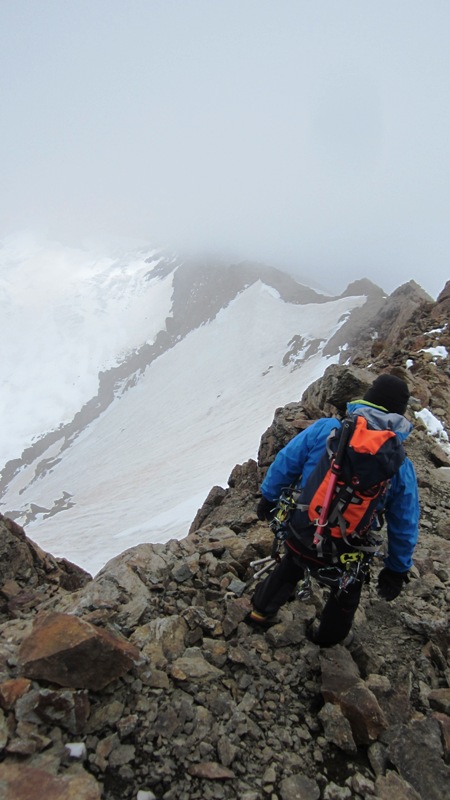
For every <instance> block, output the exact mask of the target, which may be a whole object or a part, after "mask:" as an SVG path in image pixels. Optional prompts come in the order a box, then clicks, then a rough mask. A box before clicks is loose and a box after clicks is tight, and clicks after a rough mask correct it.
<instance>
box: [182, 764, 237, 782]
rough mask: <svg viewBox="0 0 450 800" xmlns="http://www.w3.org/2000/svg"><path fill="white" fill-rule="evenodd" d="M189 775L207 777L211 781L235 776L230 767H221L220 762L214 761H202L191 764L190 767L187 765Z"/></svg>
mask: <svg viewBox="0 0 450 800" xmlns="http://www.w3.org/2000/svg"><path fill="white" fill-rule="evenodd" d="M189 775H192V776H193V777H194V778H208V779H209V780H211V781H224V780H230V778H234V777H235V774H234V772H232V771H231V769H228V767H223V766H222V764H218V763H217V762H216V761H204V762H203V764H193V765H192V767H189Z"/></svg>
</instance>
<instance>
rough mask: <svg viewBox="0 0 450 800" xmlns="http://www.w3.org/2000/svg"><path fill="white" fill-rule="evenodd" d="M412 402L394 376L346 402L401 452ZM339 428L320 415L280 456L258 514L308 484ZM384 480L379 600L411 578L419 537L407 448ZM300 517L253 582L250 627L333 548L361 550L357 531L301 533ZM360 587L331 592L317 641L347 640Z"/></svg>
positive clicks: (262, 624) (270, 617) (265, 621)
mask: <svg viewBox="0 0 450 800" xmlns="http://www.w3.org/2000/svg"><path fill="white" fill-rule="evenodd" d="M408 400H409V390H408V386H407V384H406V382H405V381H404V380H402V379H401V378H398V377H397V376H395V375H391V374H383V375H380V376H379V377H378V378H376V379H375V380H374V382H373V383H372V385H371V387H370V388H369V389H368V390H367V392H366V393H365V394H364V397H363V399H362V400H355V401H353V402H351V403H348V404H347V413H348V414H349V415H352V414H353V415H365V416H366V417H367V418H368V419H370V418H371V417H373V418H374V419H375V425H376V426H377V429H378V426H379V429H383V430H385V431H386V432H387V436H390V437H391V441H394V442H395V443H396V444H397V446H398V448H400V449H401V450H403V448H402V445H401V442H402V441H404V439H406V437H407V436H408V435H409V433H410V432H411V430H412V424H411V423H410V422H409V421H408V420H406V419H405V417H404V414H405V412H406V408H407V404H408ZM334 429H338V430H341V429H342V425H341V422H340V421H339V420H338V419H336V418H324V419H320V420H317V421H316V422H315V423H313V424H312V425H311V426H310V427H309V428H307V429H305V430H304V431H302V432H301V433H299V434H298V435H297V436H295V437H294V438H293V439H292V440H291V441H290V442H289V443H288V444H287V445H286V447H284V448H283V449H282V450H281V451H280V452H279V453H278V454H277V456H276V458H275V460H274V461H273V463H272V464H271V466H270V467H269V469H268V471H267V474H266V477H265V479H264V481H263V483H262V485H261V494H262V497H261V499H260V501H259V503H258V506H257V515H258V518H259V519H261V520H267V521H270V520H272V519H273V516H274V512H275V507H276V504H277V502H278V499H279V497H280V494H281V493H282V490H283V489H284V488H285V487H287V486H295V487H296V489H299V491H302V489H303V488H304V487H305V486H307V483H308V479H309V482H311V480H312V476H313V475H314V474H316V473H317V468H318V467H317V465H318V463H319V462H320V460H321V459H322V460H323V453H324V451H325V448H326V445H327V440H329V436H330V433H333V431H334ZM394 433H395V436H394V435H393V434H394ZM315 468H316V469H315ZM314 470H315V472H313V471H314ZM385 485H386V488H385V490H384V496H381V495H380V499H379V500H377V502H378V503H379V505H382V509H381V508H379V509H378V510H379V511H382V515H383V517H384V521H385V522H386V527H387V543H388V553H387V556H386V558H385V560H384V568H383V569H382V570H381V571H380V573H379V576H378V587H377V588H378V595H379V596H380V597H381V598H382V599H384V600H387V601H391V600H394V599H395V598H396V597H397V596H398V595H399V594H400V592H401V590H402V587H403V584H404V583H405V582H407V580H408V572H409V570H410V568H411V566H412V555H413V551H414V547H415V545H416V542H417V536H418V523H419V501H418V487H417V479H416V475H415V471H414V467H413V465H412V463H411V461H410V460H409V459H408V458H407V457H406V456H405V454H404V452H403V455H402V460H401V465H400V466H399V468H398V469H397V471H396V472H395V474H393V476H392V477H391V479H390V480H389V481H387V482H385ZM299 515H300V514H299V512H295V513H294V514H293V516H292V518H291V521H290V524H289V525H288V533H287V537H286V539H285V542H284V549H285V554H284V556H283V558H282V559H281V560H280V562H279V563H278V564H277V565H276V566H275V568H274V569H273V571H272V572H271V573H270V574H269V575H268V576H267V577H266V578H265V579H264V580H263V581H261V582H260V583H259V584H258V585H257V586H256V589H255V592H254V594H253V597H252V606H253V610H252V611H251V612H250V613H249V615H248V616H247V618H246V622H247V623H248V624H249V625H251V626H252V627H255V628H260V629H264V628H267V627H269V626H270V625H271V624H273V623H274V620H275V615H276V613H277V611H278V610H279V608H280V607H281V606H282V605H283V604H284V603H286V602H287V600H289V598H291V597H292V596H293V593H294V590H295V587H296V585H297V583H298V581H299V580H301V579H302V578H303V577H304V575H305V570H306V573H307V574H308V575H309V573H310V572H311V574H313V575H314V570H316V571H317V568H318V567H320V566H322V567H323V565H325V566H326V565H327V564H330V563H331V552H332V551H331V548H333V552H334V553H336V552H337V553H338V555H339V554H341V555H342V554H343V553H344V554H345V553H346V552H347V554H348V552H349V551H357V550H358V543H360V542H361V541H362V539H361V538H360V537H359V536H358V535H355V536H353V537H350V539H353V541H350V539H347V537H346V536H345V533H344V534H343V537H340V534H339V532H338V533H337V534H336V533H334V534H333V535H332V536H330V535H329V532H328V536H327V535H326V531H324V532H323V536H322V535H318V533H316V534H314V533H313V532H311V530H312V527H313V526H312V525H309V527H304V528H303V530H302V529H300V528H299V527H298V526H297V527H296V517H297V518H298V517H299ZM300 516H301V515H300ZM317 530H318V529H317V528H316V531H317ZM336 530H337V528H336ZM319 539H320V550H319V547H318V542H319ZM355 543H356V544H355ZM363 549H364V548H363V547H361V550H363ZM334 560H336V557H334ZM342 561H344V558H342ZM362 585H363V580H355V581H353V582H349V585H348V586H347V587H346V589H345V591H336V590H335V589H333V588H332V589H331V594H330V595H329V597H328V600H327V601H326V604H325V606H324V608H323V611H322V617H321V621H320V624H319V625H318V626H317V625H315V626H311V628H310V630H309V631H308V636H309V638H311V639H312V641H314V642H315V643H316V644H318V645H320V646H323V647H327V646H331V645H334V644H337V643H339V642H343V641H344V640H346V639H349V638H350V636H351V627H352V623H353V619H354V616H355V612H356V610H357V608H358V605H359V601H360V596H361V589H362Z"/></svg>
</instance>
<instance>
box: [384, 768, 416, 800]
mask: <svg viewBox="0 0 450 800" xmlns="http://www.w3.org/2000/svg"><path fill="white" fill-rule="evenodd" d="M375 788H376V795H375V797H376V798H377V800H421V797H420V795H419V794H417V792H416V790H415V789H413V787H412V786H411V784H409V783H408V782H407V781H405V780H404V779H403V778H401V777H400V775H397V773H396V772H392V771H390V772H387V773H386V776H382V775H380V776H379V777H378V778H377V780H376V782H375Z"/></svg>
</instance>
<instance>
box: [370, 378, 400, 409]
mask: <svg viewBox="0 0 450 800" xmlns="http://www.w3.org/2000/svg"><path fill="white" fill-rule="evenodd" d="M363 400H367V402H368V403H372V404H373V405H374V406H383V408H385V409H386V410H387V411H389V412H390V413H391V414H404V413H405V411H406V406H407V405H408V400H409V389H408V385H407V383H406V381H403V380H402V379H401V378H397V376H396V375H387V374H386V375H379V376H378V378H375V380H374V382H373V383H372V386H371V387H370V389H368V390H367V392H366V393H365V395H364V397H363Z"/></svg>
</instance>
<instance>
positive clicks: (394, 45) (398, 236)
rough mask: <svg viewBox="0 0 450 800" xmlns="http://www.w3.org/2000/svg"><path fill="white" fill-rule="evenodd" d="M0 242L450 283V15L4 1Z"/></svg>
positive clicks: (394, 3) (223, 2)
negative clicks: (151, 251)
mask: <svg viewBox="0 0 450 800" xmlns="http://www.w3.org/2000/svg"><path fill="white" fill-rule="evenodd" d="M0 37H1V47H0V119H1V128H0V159H1V163H0V236H2V237H3V236H5V235H8V234H10V233H13V232H16V231H18V230H21V229H35V230H37V231H39V232H40V233H44V234H46V235H48V236H50V237H53V238H56V239H58V240H60V241H63V242H66V243H69V244H79V243H80V242H85V241H87V240H88V239H90V238H92V237H95V238H97V237H100V238H104V239H109V238H110V237H113V236H114V237H119V238H121V237H130V238H133V239H140V240H148V241H150V242H153V243H155V244H158V245H164V246H169V247H172V248H177V249H179V248H183V249H185V248H186V249H189V250H190V251H191V252H192V251H196V250H199V251H216V250H218V251H224V252H225V254H226V255H229V256H230V257H232V258H239V259H242V258H252V259H258V260H262V261H265V262H266V263H271V264H272V265H273V266H279V267H281V268H287V269H289V270H291V271H292V272H294V274H297V275H300V276H308V275H309V276H311V279H313V280H314V281H316V282H319V283H322V284H323V285H324V286H326V287H328V288H330V289H331V290H332V291H335V290H342V289H343V288H344V287H345V285H346V283H347V282H348V281H350V280H353V279H356V278H359V277H366V276H367V277H371V278H372V279H373V280H374V281H375V282H376V283H378V284H379V285H381V286H382V287H383V288H384V289H385V290H386V291H388V292H391V291H393V290H394V289H395V288H396V287H397V286H399V285H400V284H401V283H403V282H405V281H407V280H410V279H415V280H416V281H418V282H419V283H420V284H421V285H422V286H423V287H424V288H425V289H426V290H427V291H428V292H429V293H430V294H431V295H432V296H434V297H435V296H436V295H437V294H438V293H439V291H440V290H441V289H442V288H443V286H444V284H445V281H446V280H447V279H448V278H449V279H450V269H449V265H450V224H449V223H450V47H449V42H450V3H449V2H448V0H427V1H426V2H425V0H420V1H419V0H377V1H376V2H370V0H339V1H338V0H270V1H269V0H53V2H50V0H0Z"/></svg>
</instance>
